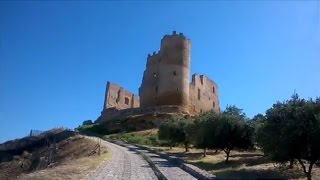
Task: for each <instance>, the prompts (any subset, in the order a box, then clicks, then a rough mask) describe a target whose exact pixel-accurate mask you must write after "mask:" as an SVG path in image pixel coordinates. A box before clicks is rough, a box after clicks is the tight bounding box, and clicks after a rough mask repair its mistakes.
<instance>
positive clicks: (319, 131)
mask: <svg viewBox="0 0 320 180" xmlns="http://www.w3.org/2000/svg"><path fill="white" fill-rule="evenodd" d="M319 114H320V99H319V98H318V99H316V100H312V99H309V100H305V99H300V98H299V97H298V95H297V94H294V95H292V97H291V99H290V100H287V101H285V102H277V103H275V104H274V105H273V106H272V107H271V108H270V109H268V110H267V111H266V121H265V123H264V125H263V127H262V128H261V129H260V130H259V133H258V134H259V135H258V142H259V145H260V146H261V147H262V149H263V151H264V152H265V154H267V155H269V156H270V157H271V158H272V159H273V160H276V161H278V162H282V163H284V162H288V161H293V160H295V161H297V162H298V163H299V164H300V165H301V167H302V169H303V172H304V173H305V175H306V177H307V179H309V180H310V179H311V172H312V168H313V165H314V164H315V163H316V162H317V161H318V160H319V159H320V118H319Z"/></svg>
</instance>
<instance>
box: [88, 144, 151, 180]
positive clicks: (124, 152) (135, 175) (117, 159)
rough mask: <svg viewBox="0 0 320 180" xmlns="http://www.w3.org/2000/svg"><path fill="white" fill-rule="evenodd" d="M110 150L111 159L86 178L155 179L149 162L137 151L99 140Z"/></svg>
mask: <svg viewBox="0 0 320 180" xmlns="http://www.w3.org/2000/svg"><path fill="white" fill-rule="evenodd" d="M101 143H104V145H106V146H107V147H108V148H109V149H110V150H111V152H112V157H111V159H108V160H106V161H105V162H103V164H102V165H100V166H99V168H98V169H96V170H95V171H94V172H92V173H90V174H89V175H88V177H87V178H88V179H95V180H135V179H137V180H149V179H150V180H154V179H157V177H156V175H155V174H154V172H153V170H152V169H151V167H150V166H149V164H148V163H147V162H146V161H145V160H144V159H143V158H142V157H141V156H140V155H139V154H137V153H135V152H134V151H131V150H130V149H128V148H126V147H122V146H119V145H116V144H113V143H109V142H107V141H101Z"/></svg>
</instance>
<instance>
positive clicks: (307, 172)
mask: <svg viewBox="0 0 320 180" xmlns="http://www.w3.org/2000/svg"><path fill="white" fill-rule="evenodd" d="M298 161H299V163H300V164H301V166H302V169H303V172H304V174H305V175H306V177H307V179H308V180H311V177H312V176H311V172H312V166H313V164H314V162H313V161H311V162H310V165H309V168H308V171H307V169H306V166H305V165H304V163H303V162H302V160H301V159H298Z"/></svg>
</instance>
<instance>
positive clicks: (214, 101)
mask: <svg viewBox="0 0 320 180" xmlns="http://www.w3.org/2000/svg"><path fill="white" fill-rule="evenodd" d="M189 97H190V104H189V105H190V106H189V107H190V110H189V112H190V113H192V114H195V113H199V112H205V111H209V110H214V111H215V112H219V110H220V109H219V99H218V97H219V96H218V86H217V85H216V83H215V82H213V81H212V80H210V79H209V78H208V77H206V76H204V75H200V76H199V75H197V74H194V75H192V81H191V83H190V94H189Z"/></svg>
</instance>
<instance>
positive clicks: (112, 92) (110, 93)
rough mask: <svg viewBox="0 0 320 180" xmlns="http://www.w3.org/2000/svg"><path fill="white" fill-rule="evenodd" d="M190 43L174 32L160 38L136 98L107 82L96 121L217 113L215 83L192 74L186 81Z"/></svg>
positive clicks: (188, 74) (217, 99)
mask: <svg viewBox="0 0 320 180" xmlns="http://www.w3.org/2000/svg"><path fill="white" fill-rule="evenodd" d="M190 50H191V42H190V40H189V39H188V38H186V36H184V35H183V34H182V33H179V34H177V33H176V32H175V31H173V33H172V34H171V35H165V36H164V37H163V38H162V39H161V43H160V50H159V51H158V52H153V54H152V55H151V54H149V55H148V57H147V63H146V69H145V71H144V72H143V78H142V83H141V86H140V88H139V96H136V95H134V94H132V93H130V92H129V91H127V90H125V89H124V88H122V87H120V86H118V85H116V84H114V83H111V82H108V83H107V87H106V93H105V100H104V105H103V110H102V112H101V116H100V117H99V118H98V120H97V121H98V122H101V121H105V120H111V119H121V118H125V117H127V116H132V115H141V114H150V113H151V114H152V113H153V112H157V113H158V114H168V113H169V114H170V113H182V114H190V115H194V114H196V113H199V112H204V111H209V110H214V111H216V112H218V111H219V110H220V109H219V98H218V86H217V84H216V83H215V82H214V81H212V80H211V79H209V78H208V77H206V76H204V75H200V76H199V75H197V74H193V75H192V78H191V82H190Z"/></svg>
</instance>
